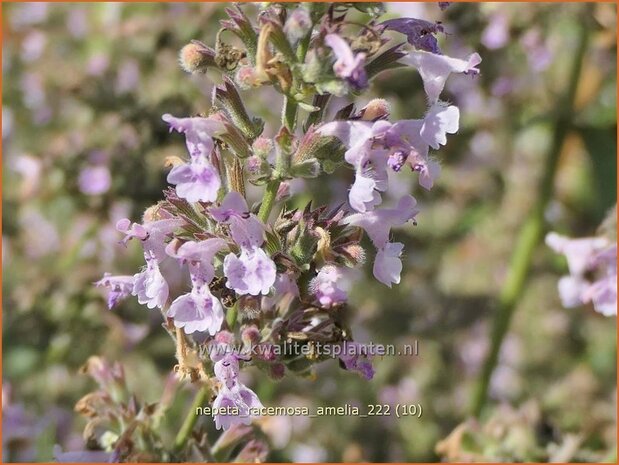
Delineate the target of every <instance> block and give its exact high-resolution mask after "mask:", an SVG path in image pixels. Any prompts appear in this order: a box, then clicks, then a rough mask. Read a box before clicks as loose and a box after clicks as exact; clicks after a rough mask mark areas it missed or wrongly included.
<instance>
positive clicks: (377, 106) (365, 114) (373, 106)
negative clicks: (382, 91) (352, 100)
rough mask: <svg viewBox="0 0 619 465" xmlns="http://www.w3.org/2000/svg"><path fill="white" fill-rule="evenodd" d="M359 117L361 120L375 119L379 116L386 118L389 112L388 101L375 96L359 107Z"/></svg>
mask: <svg viewBox="0 0 619 465" xmlns="http://www.w3.org/2000/svg"><path fill="white" fill-rule="evenodd" d="M360 113H361V119H362V120H363V121H375V120H377V119H380V118H388V117H389V114H390V113H391V107H390V105H389V102H387V101H386V100H385V99H382V98H375V99H372V100H370V101H369V103H368V104H367V105H366V106H365V107H363V108H362V109H361V112H360Z"/></svg>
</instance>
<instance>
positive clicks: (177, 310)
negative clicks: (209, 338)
mask: <svg viewBox="0 0 619 465" xmlns="http://www.w3.org/2000/svg"><path fill="white" fill-rule="evenodd" d="M167 315H168V317H169V318H173V319H174V326H176V327H177V328H183V329H184V331H185V333H186V334H192V333H195V332H196V331H199V332H208V333H209V334H210V335H215V333H217V331H219V329H220V328H221V325H222V323H223V321H224V311H223V307H222V306H221V303H220V302H219V300H218V299H217V298H216V297H215V296H213V295H212V294H211V292H210V290H209V288H208V285H207V284H202V285H200V286H195V287H194V288H193V289H192V291H191V293H190V294H185V295H182V296H180V297H178V298H177V299H176V300H174V302H172V305H170V309H169V310H168V313H167Z"/></svg>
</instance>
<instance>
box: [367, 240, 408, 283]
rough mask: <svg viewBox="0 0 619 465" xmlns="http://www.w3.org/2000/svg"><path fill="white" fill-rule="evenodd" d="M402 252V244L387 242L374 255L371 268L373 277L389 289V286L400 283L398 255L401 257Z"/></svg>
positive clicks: (400, 270) (400, 265)
mask: <svg viewBox="0 0 619 465" xmlns="http://www.w3.org/2000/svg"><path fill="white" fill-rule="evenodd" d="M402 250H404V244H402V243H401V242H393V243H391V242H388V243H386V244H385V245H384V246H383V247H382V248H380V249H378V252H377V253H376V259H375V260H374V268H373V273H374V277H375V278H376V279H378V280H379V281H380V282H381V283H383V284H384V285H385V286H388V287H391V284H399V283H400V273H401V272H402V260H400V255H402Z"/></svg>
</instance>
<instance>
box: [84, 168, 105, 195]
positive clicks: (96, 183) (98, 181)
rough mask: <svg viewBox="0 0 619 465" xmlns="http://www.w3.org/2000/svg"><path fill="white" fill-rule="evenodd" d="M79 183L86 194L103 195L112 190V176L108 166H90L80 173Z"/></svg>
mask: <svg viewBox="0 0 619 465" xmlns="http://www.w3.org/2000/svg"><path fill="white" fill-rule="evenodd" d="M77 182H78V186H79V188H80V191H82V192H83V193H84V194H86V195H101V194H105V193H106V192H107V191H108V190H109V189H110V186H111V185H112V176H111V175H110V170H109V169H108V168H107V167H106V166H89V167H86V168H84V169H83V170H82V171H81V172H80V175H79V178H78V181H77Z"/></svg>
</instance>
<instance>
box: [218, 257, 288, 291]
mask: <svg viewBox="0 0 619 465" xmlns="http://www.w3.org/2000/svg"><path fill="white" fill-rule="evenodd" d="M276 271H277V270H276V268H275V263H273V260H271V258H269V256H268V255H267V254H266V253H265V252H264V250H262V249H261V248H259V247H252V248H251V249H246V248H242V249H241V254H240V255H239V256H238V257H237V256H236V255H234V254H232V253H231V254H229V255H227V256H226V258H225V259H224V274H225V275H226V278H228V282H227V283H226V286H227V287H228V288H230V289H234V290H235V291H236V293H237V294H240V295H245V294H250V295H259V294H263V295H266V294H268V293H269V292H270V290H271V286H272V285H273V283H275V276H276Z"/></svg>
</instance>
